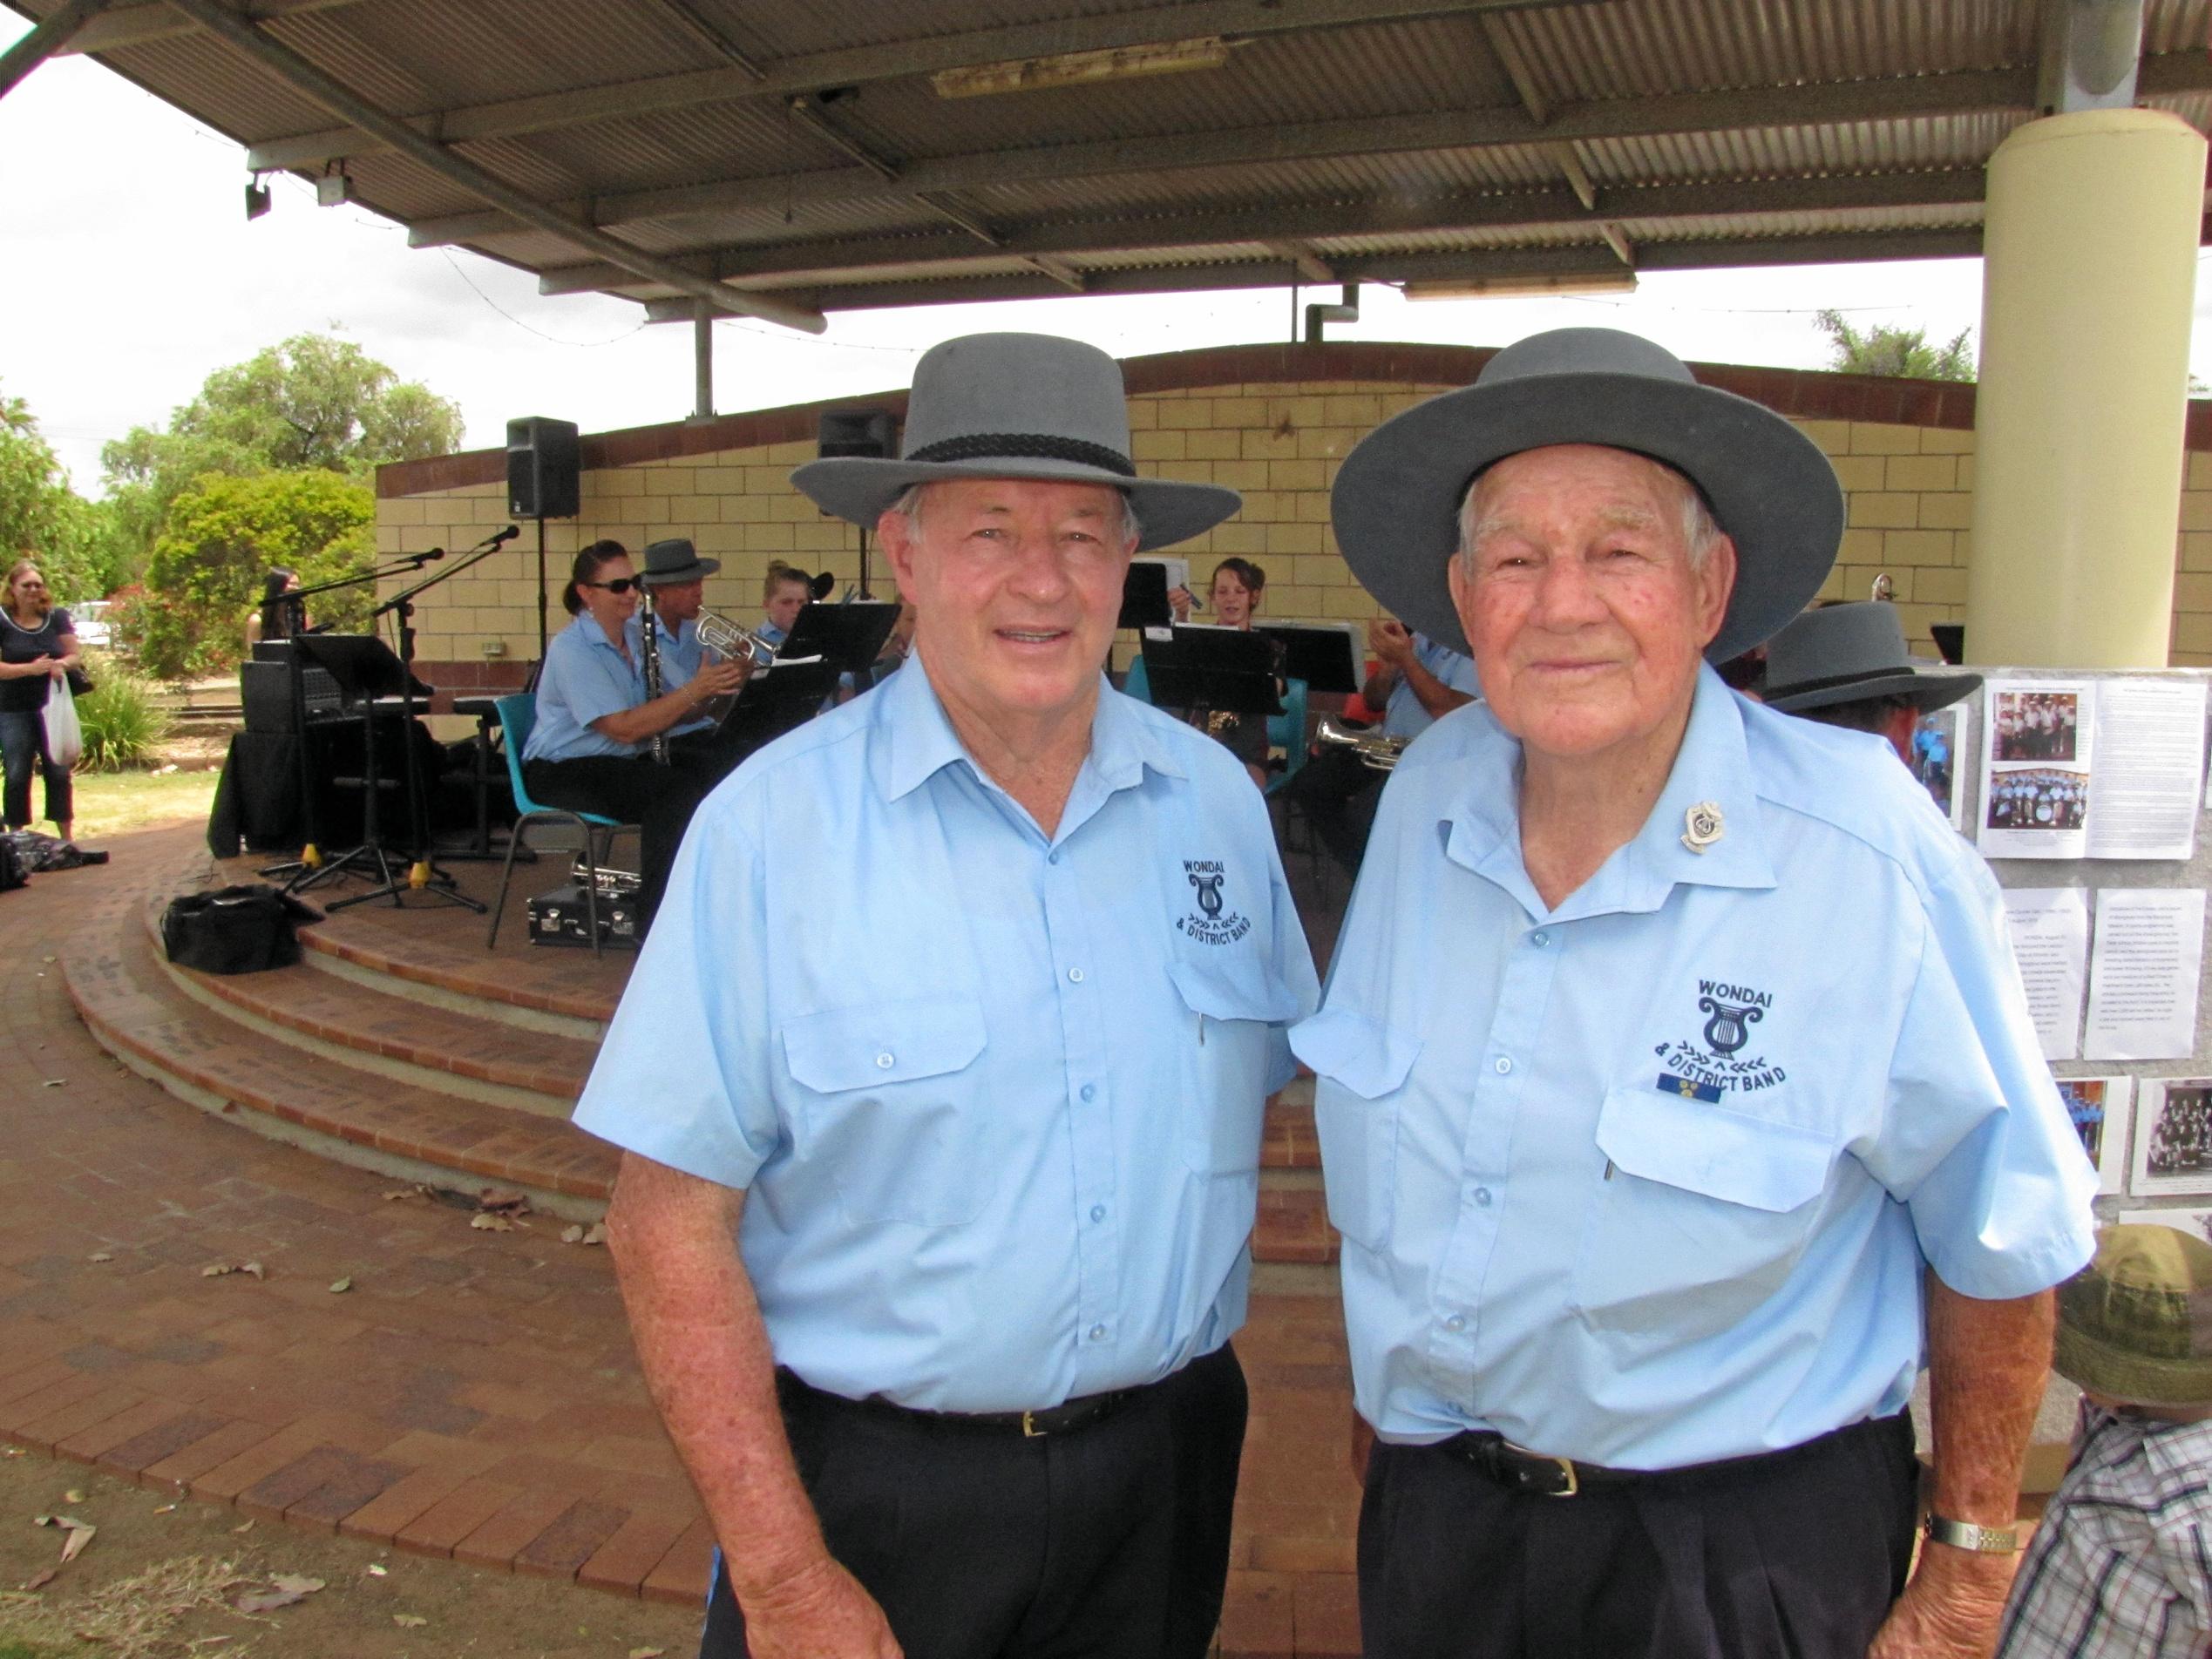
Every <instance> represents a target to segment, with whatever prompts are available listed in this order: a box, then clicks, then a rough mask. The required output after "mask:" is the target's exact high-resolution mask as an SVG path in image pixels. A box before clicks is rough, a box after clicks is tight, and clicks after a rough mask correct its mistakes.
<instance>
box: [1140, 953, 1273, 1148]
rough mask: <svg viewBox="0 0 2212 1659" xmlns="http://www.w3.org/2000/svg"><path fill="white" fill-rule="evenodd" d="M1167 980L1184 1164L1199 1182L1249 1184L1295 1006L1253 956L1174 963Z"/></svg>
mask: <svg viewBox="0 0 2212 1659" xmlns="http://www.w3.org/2000/svg"><path fill="white" fill-rule="evenodd" d="M1168 978H1170V980H1172V981H1173V982H1174V985H1175V990H1176V995H1177V999H1178V1000H1179V1001H1180V1002H1181V1003H1182V1005H1183V1006H1182V1010H1181V1012H1180V1016H1179V1017H1180V1019H1181V1020H1182V1023H1183V1025H1184V1031H1183V1032H1182V1033H1181V1034H1180V1038H1179V1045H1178V1046H1180V1047H1181V1049H1182V1051H1183V1053H1184V1064H1183V1066H1182V1067H1181V1070H1182V1073H1183V1079H1184V1098H1183V1100H1181V1102H1180V1103H1179V1110H1178V1112H1177V1117H1178V1119H1179V1121H1180V1122H1181V1124H1182V1128H1183V1133H1182V1141H1183V1156H1184V1161H1185V1162H1186V1163H1187V1164H1188V1165H1189V1167H1190V1168H1191V1169H1192V1170H1194V1171H1195V1172H1197V1173H1198V1174H1199V1175H1250V1176H1252V1177H1253V1178H1254V1179H1255V1180H1257V1179H1258V1176H1259V1137H1260V1133H1261V1130H1262V1129H1263V1127H1265V1119H1266V1114H1267V1095H1268V1086H1269V1084H1270V1083H1271V1082H1272V1081H1273V1077H1272V1075H1271V1074H1272V1073H1276V1072H1278V1071H1279V1070H1286V1069H1287V1067H1286V1066H1279V1065H1278V1060H1279V1058H1280V1057H1281V1053H1282V1045H1283V1038H1282V1035H1281V1033H1280V1032H1279V1030H1278V1029H1277V1027H1279V1026H1281V1025H1282V1024H1283V1023H1284V1022H1285V1021H1286V1020H1290V1019H1295V1018H1296V1017H1297V1014H1298V1003H1297V999H1295V998H1294V997H1293V996H1292V994H1291V992H1290V989H1289V987H1288V986H1286V985H1284V984H1283V983H1282V981H1281V980H1279V978H1276V976H1275V974H1274V972H1272V970H1271V969H1270V968H1269V967H1268V966H1267V965H1266V964H1265V963H1264V962H1262V961H1261V960H1260V959H1259V958H1258V957H1257V956H1252V955H1238V956H1232V955H1228V954H1226V953H1225V954H1224V955H1223V956H1222V958H1221V959H1219V960H1216V961H1207V960H1203V959H1198V960H1192V959H1187V958H1177V959H1175V960H1172V961H1170V963H1169V964H1168Z"/></svg>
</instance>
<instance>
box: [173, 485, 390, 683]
mask: <svg viewBox="0 0 2212 1659" xmlns="http://www.w3.org/2000/svg"><path fill="white" fill-rule="evenodd" d="M376 513H377V504H376V498H375V496H374V495H373V494H372V493H371V492H370V489H369V486H368V485H367V484H363V483H362V482H361V481H360V480H358V479H356V478H349V477H343V475H341V474H339V473H336V472H333V471H329V470H328V469H325V468H321V467H316V468H312V469H309V470H306V471H295V472H264V473H261V474H260V475H259V476H257V477H244V478H241V477H229V476H227V475H225V474H222V473H210V474H208V475H207V476H205V477H201V478H200V481H199V482H198V483H196V484H192V485H191V486H189V487H188V488H187V489H186V490H185V491H183V493H181V494H180V495H179V496H178V497H177V498H176V500H175V501H174V502H173V504H171V506H170V509H169V511H168V514H167V516H166V520H165V523H164V526H163V529H162V532H161V538H160V540H159V542H157V543H156V544H155V545H154V550H153V560H152V562H151V563H150V564H149V565H147V567H146V597H145V599H144V600H143V602H142V604H141V605H140V606H137V607H134V608H135V614H136V617H137V623H136V626H138V628H139V640H138V647H139V660H140V661H141V662H143V663H144V664H145V666H146V668H147V669H148V670H149V671H150V672H152V673H153V674H159V675H161V676H162V677H164V678H172V679H173V678H178V677H181V676H184V675H187V674H209V673H214V672H217V671H220V670H221V669H225V668H228V667H232V666H234V664H235V663H236V662H237V661H238V660H239V658H240V656H241V654H242V653H244V650H245V629H246V619H247V617H248V615H249V614H251V613H252V612H253V610H254V607H255V606H257V605H259V604H260V602H261V583H262V579H263V577H264V576H265V574H266V573H267V572H268V569H269V567H270V566H271V565H285V566H287V567H288V568H289V569H292V570H295V571H297V572H299V573H300V583H301V586H314V585H315V584H316V583H317V582H327V581H330V580H333V579H336V578H338V577H341V576H359V575H364V574H366V573H367V572H369V570H370V569H371V568H372V567H373V566H374V565H375V563H376V536H375V531H374V524H375V520H376ZM372 603H373V598H372V595H371V594H370V591H369V589H368V588H367V587H366V586H363V587H358V588H352V589H349V590H347V591H345V592H343V593H333V594H329V595H327V596H325V597H323V598H322V599H316V600H315V601H312V602H311V604H310V606H309V608H310V610H311V612H312V613H313V615H314V618H315V620H316V621H318V622H322V621H328V622H330V623H332V624H334V625H335V626H337V627H339V628H341V629H345V630H349V631H357V630H358V629H360V628H362V627H363V626H365V625H366V623H367V620H368V613H369V611H370V606H371V605H372Z"/></svg>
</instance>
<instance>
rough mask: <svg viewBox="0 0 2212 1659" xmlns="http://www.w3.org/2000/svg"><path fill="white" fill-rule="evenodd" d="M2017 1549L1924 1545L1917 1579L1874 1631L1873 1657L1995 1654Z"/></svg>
mask: <svg viewBox="0 0 2212 1659" xmlns="http://www.w3.org/2000/svg"><path fill="white" fill-rule="evenodd" d="M2018 1565H2019V1556H2017V1555H1984V1554H1978V1553H1976V1552H1974V1551H1972V1550H1963V1549H1953V1548H1951V1547H1950V1546H1949V1545H1948V1544H1937V1543H1926V1544H1923V1545H1922V1546H1921V1547H1920V1564H1919V1566H1918V1567H1917V1568H1915V1569H1914V1571H1913V1574H1912V1581H1911V1582H1910V1584H1908V1585H1906V1586H1905V1592H1904V1594H1903V1595H1901V1596H1899V1597H1898V1598H1897V1603H1896V1606H1895V1607H1893V1608H1890V1616H1889V1617H1888V1618H1886V1619H1884V1620H1883V1622H1882V1628H1881V1629H1879V1630H1877V1631H1876V1632H1875V1633H1874V1645H1873V1646H1872V1647H1870V1648H1869V1649H1867V1659H1989V1656H1990V1655H1991V1653H1993V1652H1995V1651H1996V1649H1997V1633H1998V1625H1999V1623H2000V1622H2001V1621H2002V1620H2003V1618H2004V1615H2005V1595H2006V1593H2007V1592H2008V1591H2009V1590H2010V1589H2011V1588H2012V1573H2013V1569H2014V1568H2016V1567H2017V1566H2018Z"/></svg>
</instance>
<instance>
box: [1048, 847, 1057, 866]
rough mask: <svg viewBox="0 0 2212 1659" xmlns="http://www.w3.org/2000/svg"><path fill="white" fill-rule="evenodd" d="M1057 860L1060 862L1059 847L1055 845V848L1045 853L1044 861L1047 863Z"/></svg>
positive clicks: (1054, 862)
mask: <svg viewBox="0 0 2212 1659" xmlns="http://www.w3.org/2000/svg"><path fill="white" fill-rule="evenodd" d="M1059 862H1060V849H1059V848H1057V847H1055V848H1054V849H1053V850H1051V851H1050V852H1048V853H1047V854H1046V855H1045V863H1048V864H1056V863H1059Z"/></svg>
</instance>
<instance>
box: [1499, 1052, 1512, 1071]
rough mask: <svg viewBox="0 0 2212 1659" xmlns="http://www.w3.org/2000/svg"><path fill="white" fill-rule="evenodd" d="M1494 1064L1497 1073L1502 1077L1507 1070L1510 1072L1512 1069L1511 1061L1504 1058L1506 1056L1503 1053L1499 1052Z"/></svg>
mask: <svg viewBox="0 0 2212 1659" xmlns="http://www.w3.org/2000/svg"><path fill="white" fill-rule="evenodd" d="M1496 1066H1497V1074H1498V1075H1499V1076H1500V1077H1503V1076H1504V1075H1505V1074H1506V1073H1508V1072H1510V1071H1511V1070H1512V1069H1513V1062H1512V1061H1511V1060H1508V1059H1506V1057H1505V1056H1504V1055H1503V1054H1500V1055H1499V1056H1498V1057H1497V1060H1496Z"/></svg>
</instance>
